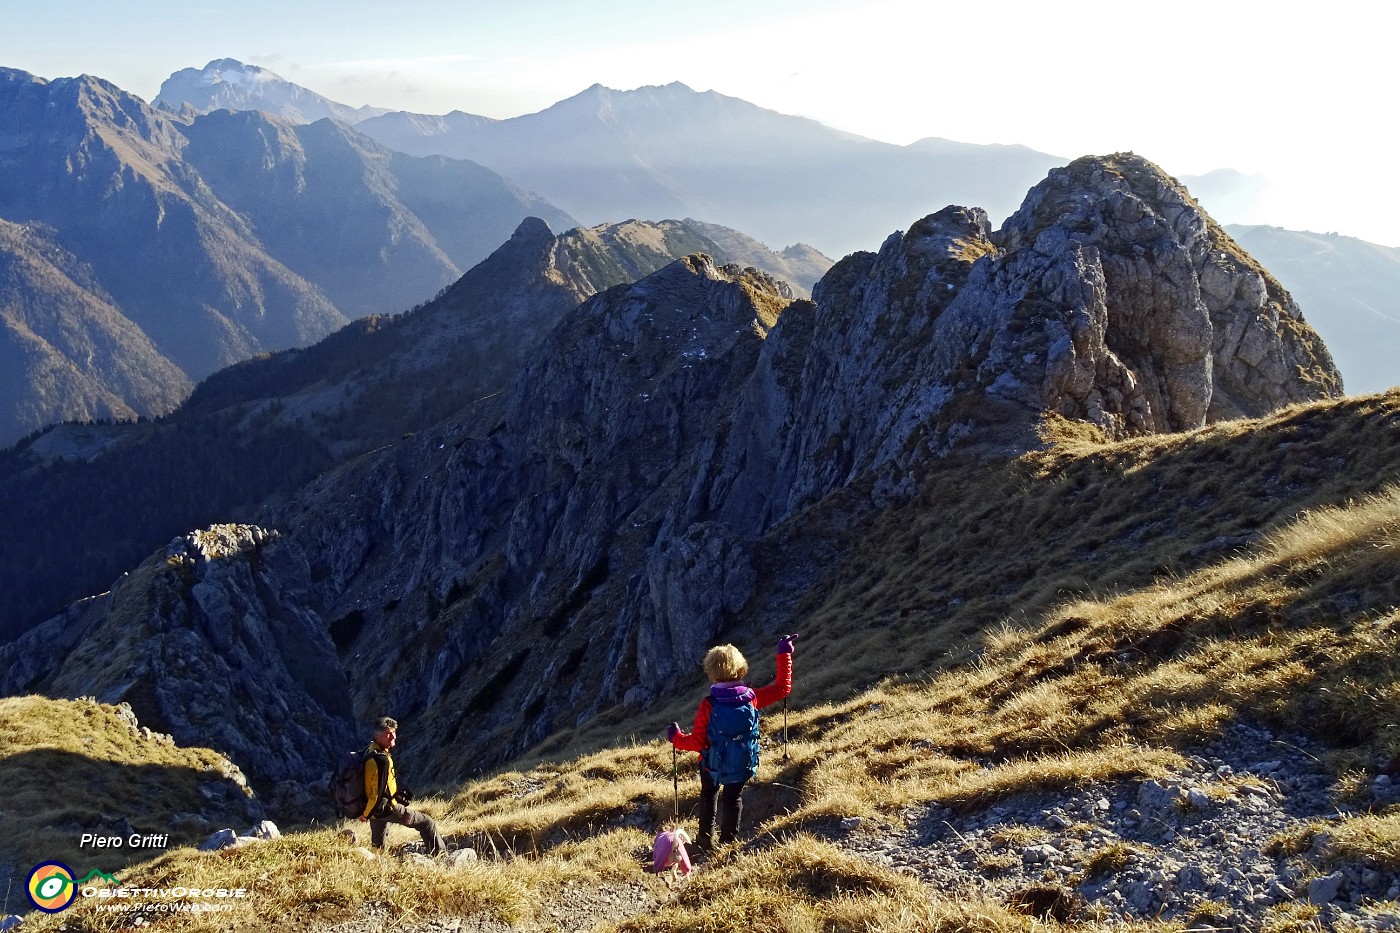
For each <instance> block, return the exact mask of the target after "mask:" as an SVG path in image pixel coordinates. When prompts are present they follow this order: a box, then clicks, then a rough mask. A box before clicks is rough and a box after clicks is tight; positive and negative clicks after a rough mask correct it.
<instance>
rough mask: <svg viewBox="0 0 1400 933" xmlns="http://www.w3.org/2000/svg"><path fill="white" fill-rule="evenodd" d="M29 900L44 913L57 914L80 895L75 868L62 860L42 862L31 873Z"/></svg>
mask: <svg viewBox="0 0 1400 933" xmlns="http://www.w3.org/2000/svg"><path fill="white" fill-rule="evenodd" d="M28 892H29V900H30V902H31V903H32V904H33V905H34V906H35V907H37V908H39V909H40V910H42V911H44V913H49V914H56V913H58V912H59V911H60V910H63V909H64V908H66V907H67V906H68V905H69V904H71V903H73V900H74V899H75V898H76V897H77V896H78V885H77V884H76V883H75V882H74V881H73V869H71V868H69V867H68V866H67V865H65V864H63V863H62V862H42V863H40V864H38V865H35V866H34V869H33V871H31V872H30V873H29V885H28Z"/></svg>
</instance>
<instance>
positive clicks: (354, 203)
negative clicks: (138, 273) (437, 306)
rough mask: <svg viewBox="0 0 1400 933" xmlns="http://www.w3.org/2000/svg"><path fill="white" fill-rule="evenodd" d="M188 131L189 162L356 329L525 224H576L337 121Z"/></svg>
mask: <svg viewBox="0 0 1400 933" xmlns="http://www.w3.org/2000/svg"><path fill="white" fill-rule="evenodd" d="M182 130H183V132H184V134H185V135H186V136H187V137H188V138H189V146H188V148H187V149H186V150H185V152H184V159H185V161H186V162H187V163H188V164H189V165H191V166H192V167H194V168H195V169H196V170H197V171H198V172H199V175H200V177H201V178H202V179H203V180H204V181H205V182H206V183H207V184H208V185H209V187H210V188H211V189H212V190H213V192H214V193H215V194H216V195H217V196H218V197H219V199H220V200H221V201H222V202H223V203H225V204H227V205H228V206H229V207H231V208H233V209H234V210H235V211H237V213H238V214H239V216H241V217H243V218H244V219H246V220H247V221H248V223H249V225H250V226H251V228H252V232H253V233H254V234H255V235H256V237H257V238H258V241H259V242H260V243H261V244H262V245H263V247H264V248H265V249H267V251H268V252H269V253H271V254H272V255H274V256H276V257H277V258H278V259H279V260H280V261H281V262H283V263H285V264H286V265H287V267H288V268H290V269H291V270H292V271H294V272H296V273H297V274H299V275H301V276H302V277H303V278H305V279H307V280H309V281H311V282H315V283H316V285H317V286H318V287H319V288H320V289H321V290H322V291H323V292H324V293H325V294H326V295H327V296H328V297H329V298H330V299H331V301H333V302H334V303H335V305H336V307H337V308H339V309H340V310H341V311H342V312H343V313H344V314H345V315H347V316H348V317H359V316H360V315H363V314H369V313H372V312H386V311H388V312H392V311H398V310H402V309H403V308H404V307H406V306H408V305H410V304H413V303H416V302H421V301H425V300H427V299H429V298H431V297H432V296H433V295H434V294H435V293H436V292H437V291H438V290H440V289H441V288H443V287H445V286H446V285H448V284H450V283H451V282H453V281H454V280H455V279H456V278H457V277H458V276H460V275H461V274H462V272H463V271H464V270H466V269H468V268H470V267H471V266H473V265H475V264H476V263H478V262H480V261H481V260H482V259H484V258H485V257H486V256H488V255H489V254H490V253H491V251H492V250H494V249H495V248H496V247H497V246H499V245H500V243H501V242H502V241H503V240H505V239H506V237H508V236H510V234H511V231H512V230H514V229H515V227H516V225H517V224H519V223H520V221H521V220H522V219H523V218H524V217H527V216H538V217H542V218H544V219H545V220H547V221H548V222H549V223H551V224H554V225H556V226H558V227H560V228H561V229H566V228H568V227H572V226H574V223H575V222H574V220H573V218H571V217H570V216H569V215H567V214H565V213H564V212H562V211H560V210H559V209H558V208H556V207H554V206H553V205H551V204H549V203H548V202H546V201H544V200H542V199H540V198H537V197H535V196H533V195H530V194H527V193H525V192H523V191H521V190H519V189H518V188H516V187H515V186H513V185H511V184H509V183H508V182H506V181H505V180H504V179H502V178H501V177H500V176H499V175H497V174H496V173H495V172H492V171H490V170H489V169H485V168H482V167H481V166H480V165H477V164H475V163H473V162H465V161H461V160H455V159H447V158H444V157H442V156H432V157H428V158H415V157H411V156H406V155H404V154H402V153H398V152H391V151H389V150H388V149H385V148H384V147H382V146H380V145H379V144H378V143H375V142H374V141H373V140H371V139H369V138H368V137H366V136H362V135H361V134H359V133H357V132H355V131H354V130H352V129H350V128H348V127H346V126H344V125H343V124H339V123H335V122H333V121H331V120H321V121H318V122H316V123H313V124H310V125H304V124H303V125H297V126H293V125H291V124H289V123H286V122H283V121H281V120H277V119H273V118H271V117H269V116H267V115H265V114H262V113H258V112H244V113H229V112H227V111H217V112H214V113H210V114H206V115H205V116H202V117H199V118H198V119H195V120H194V121H192V122H191V123H190V124H189V125H188V126H187V127H182ZM230 362H232V361H230Z"/></svg>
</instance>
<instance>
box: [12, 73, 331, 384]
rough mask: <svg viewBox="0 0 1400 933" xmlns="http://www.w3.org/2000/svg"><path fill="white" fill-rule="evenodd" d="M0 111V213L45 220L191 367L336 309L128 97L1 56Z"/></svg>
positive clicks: (164, 127) (163, 121)
mask: <svg viewBox="0 0 1400 933" xmlns="http://www.w3.org/2000/svg"><path fill="white" fill-rule="evenodd" d="M0 125H4V127H5V129H6V139H5V146H4V147H3V148H0V217H4V218H6V219H7V220H10V221H13V222H17V223H21V224H31V225H32V224H38V225H43V226H44V227H46V228H47V229H49V230H51V231H52V236H53V239H54V240H55V242H57V243H58V244H60V245H61V246H63V247H64V248H65V249H66V250H68V251H69V252H71V253H72V254H73V255H75V256H76V257H77V258H78V259H80V260H82V261H83V262H86V263H87V264H88V265H89V266H90V267H91V269H92V272H93V277H94V279H95V280H96V281H97V282H98V283H99V284H100V285H101V287H102V288H103V289H105V291H106V293H107V294H108V295H110V296H111V299H112V301H113V303H114V304H115V305H116V306H117V307H118V308H120V309H121V311H122V313H123V314H125V315H126V316H127V317H128V318H130V319H131V320H132V322H134V323H135V324H136V325H137V326H139V327H140V328H141V329H142V330H143V331H144V332H145V333H146V335H147V336H148V337H149V338H150V339H151V342H152V343H153V344H154V345H155V346H156V348H157V349H158V350H159V351H160V352H161V353H162V354H163V355H164V356H166V357H168V358H169V359H171V360H172V361H174V362H175V363H176V364H177V365H178V366H180V368H181V369H183V370H184V371H185V372H186V373H188V374H190V375H191V376H194V377H196V378H197V377H200V376H203V375H205V374H207V373H209V372H212V371H213V370H215V369H217V368H219V367H220V366H223V365H227V364H228V363H230V362H233V361H234V360H237V359H244V358H246V357H248V356H251V355H253V354H254V353H257V352H260V351H262V350H266V349H271V348H273V347H284V346H292V345H295V344H299V343H305V342H307V341H309V340H313V339H315V338H317V337H319V336H321V335H322V334H325V333H326V332H328V331H329V330H332V329H334V328H335V327H337V326H340V325H341V324H343V323H345V320H346V318H345V316H344V315H343V314H341V313H340V311H339V310H338V309H336V308H335V306H334V305H332V304H331V302H330V301H329V300H327V299H326V297H325V295H323V294H322V293H321V292H320V291H319V290H318V289H316V287H315V286H314V285H312V284H311V283H309V282H307V281H306V280H305V279H303V278H301V277H300V276H297V275H296V274H295V273H293V272H292V271H291V270H289V269H288V268H287V267H286V266H285V265H283V264H282V263H280V262H278V261H277V260H276V259H274V258H273V257H272V256H270V255H269V254H268V253H267V251H266V250H265V249H264V248H263V246H262V244H261V243H259V242H258V240H257V237H256V235H255V234H254V233H253V231H252V230H251V229H250V228H249V225H248V223H247V221H246V220H245V219H244V218H242V217H241V216H239V215H238V214H237V213H236V212H234V211H233V210H232V209H230V208H229V207H228V205H226V204H224V203H223V202H221V201H220V200H219V199H218V198H217V196H215V194H214V193H213V192H212V191H211V190H210V188H209V186H208V185H207V184H205V183H204V181H203V179H201V178H200V177H199V175H198V173H197V172H196V171H195V170H194V169H193V168H192V167H191V166H190V165H189V164H188V163H186V162H185V161H184V152H185V149H186V148H187V146H188V140H187V139H186V137H185V135H184V134H183V132H182V131H181V127H180V125H178V124H176V123H175V122H174V121H172V120H171V119H170V118H169V117H167V116H166V115H164V114H162V113H160V112H158V111H155V110H153V109H151V108H150V107H149V106H148V105H147V104H146V103H145V102H143V101H142V100H140V99H139V98H137V97H134V96H132V95H130V94H127V93H126V92H125V91H122V90H121V89H120V88H117V87H116V86H114V85H112V84H109V83H107V82H105V81H102V80H101V79H98V78H92V77H86V76H85V77H81V78H60V79H57V80H54V81H45V80H43V79H41V78H36V77H34V76H32V75H28V74H26V73H24V72H19V71H13V70H8V69H6V70H3V71H0Z"/></svg>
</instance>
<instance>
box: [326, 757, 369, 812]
mask: <svg viewBox="0 0 1400 933" xmlns="http://www.w3.org/2000/svg"><path fill="white" fill-rule="evenodd" d="M367 757H368V756H367V755H366V754H365V750H361V751H355V752H346V753H345V754H343V755H341V756H340V761H339V763H338V764H337V765H336V768H335V770H334V771H333V772H331V782H330V786H329V789H330V792H331V802H332V804H333V805H334V806H335V810H336V812H337V813H339V814H340V815H341V816H348V817H353V818H356V819H358V818H359V817H360V816H361V815H363V814H364V812H365V805H366V804H368V803H369V798H368V797H366V796H365V759H366V758H367Z"/></svg>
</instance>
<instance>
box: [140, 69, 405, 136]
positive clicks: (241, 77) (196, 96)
mask: <svg viewBox="0 0 1400 933" xmlns="http://www.w3.org/2000/svg"><path fill="white" fill-rule="evenodd" d="M153 103H154V104H156V105H157V106H164V107H167V108H169V109H170V110H174V111H179V110H180V109H181V108H182V107H184V106H186V105H188V106H190V107H192V108H194V110H195V111H196V112H197V113H209V112H210V111H213V110H261V111H263V112H265V113H270V114H273V115H274V116H278V117H281V118H282V119H284V120H286V121H288V122H289V123H315V122H316V121H317V120H322V119H325V118H327V117H330V118H332V119H335V120H340V121H343V122H345V123H359V122H360V121H362V120H366V119H368V118H370V117H375V116H380V115H381V114H385V113H388V112H389V111H388V110H387V109H385V108H381V107H367V106H366V107H351V106H349V105H347V104H342V103H339V102H337V101H333V100H331V99H330V98H327V97H322V96H321V95H320V94H317V93H315V92H314V91H310V90H307V89H306V88H304V87H302V86H300V85H298V84H294V83H293V82H291V81H288V80H287V79H286V78H283V77H282V76H281V75H279V74H277V73H275V72H273V71H269V70H268V69H266V68H263V67H262V66H261V65H249V64H247V63H245V62H241V61H239V60H238V59H236V58H216V59H214V60H213V61H211V62H210V63H209V64H207V65H205V66H204V67H203V68H186V69H184V70H182V71H177V72H175V73H174V74H172V75H171V76H170V77H169V78H167V79H166V80H165V82H164V83H163V84H162V85H161V86H160V93H159V94H157V95H156V99H155V100H154V101H153Z"/></svg>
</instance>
